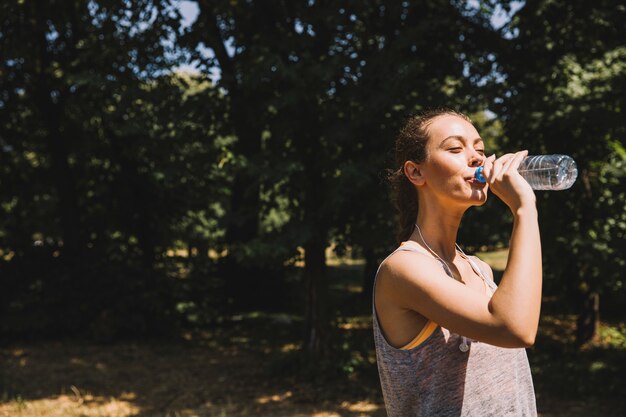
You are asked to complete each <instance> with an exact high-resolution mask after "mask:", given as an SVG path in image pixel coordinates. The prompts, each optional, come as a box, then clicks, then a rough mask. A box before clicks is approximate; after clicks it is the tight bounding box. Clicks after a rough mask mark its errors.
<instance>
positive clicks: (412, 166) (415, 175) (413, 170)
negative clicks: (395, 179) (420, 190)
mask: <svg viewBox="0 0 626 417" xmlns="http://www.w3.org/2000/svg"><path fill="white" fill-rule="evenodd" d="M404 175H406V177H407V178H408V179H409V181H411V183H413V184H415V185H417V186H421V185H424V182H425V179H424V175H423V174H422V170H421V167H420V166H419V165H418V164H416V163H415V162H413V161H406V162H405V163H404Z"/></svg>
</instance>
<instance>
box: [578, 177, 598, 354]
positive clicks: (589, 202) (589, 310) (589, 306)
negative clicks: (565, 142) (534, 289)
mask: <svg viewBox="0 0 626 417" xmlns="http://www.w3.org/2000/svg"><path fill="white" fill-rule="evenodd" d="M581 181H582V183H583V190H584V191H583V193H582V196H581V197H582V198H581V224H592V220H593V212H594V209H593V192H592V188H591V180H590V177H589V169H588V168H587V167H583V168H582V169H581ZM588 267H589V265H583V266H582V267H581V268H579V270H578V274H580V279H581V280H582V282H581V284H580V287H579V294H580V298H579V300H580V303H579V310H578V319H577V320H576V343H577V344H578V346H581V345H583V344H585V343H587V342H590V341H592V340H593V339H594V338H595V337H596V335H597V330H598V325H599V324H600V295H599V293H598V292H597V291H596V289H595V288H593V287H592V285H593V284H592V283H590V282H589V281H588V280H587V278H586V275H587V270H588Z"/></svg>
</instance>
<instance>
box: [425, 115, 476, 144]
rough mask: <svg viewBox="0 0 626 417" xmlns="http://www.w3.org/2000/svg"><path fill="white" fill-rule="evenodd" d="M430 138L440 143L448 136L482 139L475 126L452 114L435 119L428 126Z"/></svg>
mask: <svg viewBox="0 0 626 417" xmlns="http://www.w3.org/2000/svg"><path fill="white" fill-rule="evenodd" d="M428 136H429V138H430V139H431V140H434V141H436V142H440V141H442V140H444V139H445V138H447V137H448V136H461V137H464V138H467V139H471V140H473V139H474V138H478V137H480V135H479V134H478V131H477V130H476V128H475V127H474V125H472V124H471V123H470V122H468V121H467V120H465V119H463V118H462V117H459V116H455V115H452V114H444V115H441V116H439V117H436V118H434V119H433V120H432V121H431V122H430V125H429V126H428Z"/></svg>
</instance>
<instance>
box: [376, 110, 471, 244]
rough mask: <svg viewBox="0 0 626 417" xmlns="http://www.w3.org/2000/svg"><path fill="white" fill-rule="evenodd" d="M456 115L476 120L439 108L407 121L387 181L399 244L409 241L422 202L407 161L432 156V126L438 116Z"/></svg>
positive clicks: (397, 139) (415, 160) (398, 139)
mask: <svg viewBox="0 0 626 417" xmlns="http://www.w3.org/2000/svg"><path fill="white" fill-rule="evenodd" d="M446 114H449V115H454V116H458V117H461V118H463V119H465V120H467V121H468V122H470V123H472V121H471V119H470V118H469V117H468V116H466V115H465V114H463V113H460V112H458V111H456V110H452V109H447V108H439V109H432V110H427V111H424V112H422V113H419V114H417V115H414V116H411V117H409V118H408V119H407V121H406V122H405V123H404V126H403V127H402V129H401V130H400V133H399V134H398V137H397V138H396V143H395V152H394V153H395V169H391V170H389V171H388V177H387V180H388V181H389V185H390V188H391V195H392V200H393V203H394V206H395V208H396V211H397V225H398V232H397V234H396V239H397V241H398V243H400V242H403V241H405V240H407V239H408V238H409V237H410V236H411V233H413V228H414V224H415V220H416V218H417V210H418V201H417V190H416V189H415V187H414V186H413V184H412V183H411V182H410V181H409V179H408V178H407V177H406V175H405V174H404V163H405V162H406V161H413V162H415V163H417V164H420V163H422V162H424V161H425V160H426V158H427V157H428V155H427V153H426V144H427V143H428V139H429V132H428V126H429V125H430V123H431V122H432V121H433V120H434V119H435V118H437V117H439V116H443V115H446Z"/></svg>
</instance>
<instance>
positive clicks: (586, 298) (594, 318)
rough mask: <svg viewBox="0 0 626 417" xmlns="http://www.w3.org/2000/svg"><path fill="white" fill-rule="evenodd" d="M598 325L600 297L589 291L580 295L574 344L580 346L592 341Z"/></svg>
mask: <svg viewBox="0 0 626 417" xmlns="http://www.w3.org/2000/svg"><path fill="white" fill-rule="evenodd" d="M599 325H600V295H599V294H598V293H597V292H593V291H589V292H585V293H583V294H581V306H580V312H579V314H578V319H577V320H576V344H577V345H578V346H582V345H584V344H585V343H587V342H590V341H592V340H594V339H595V338H596V336H597V334H598V327H599Z"/></svg>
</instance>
